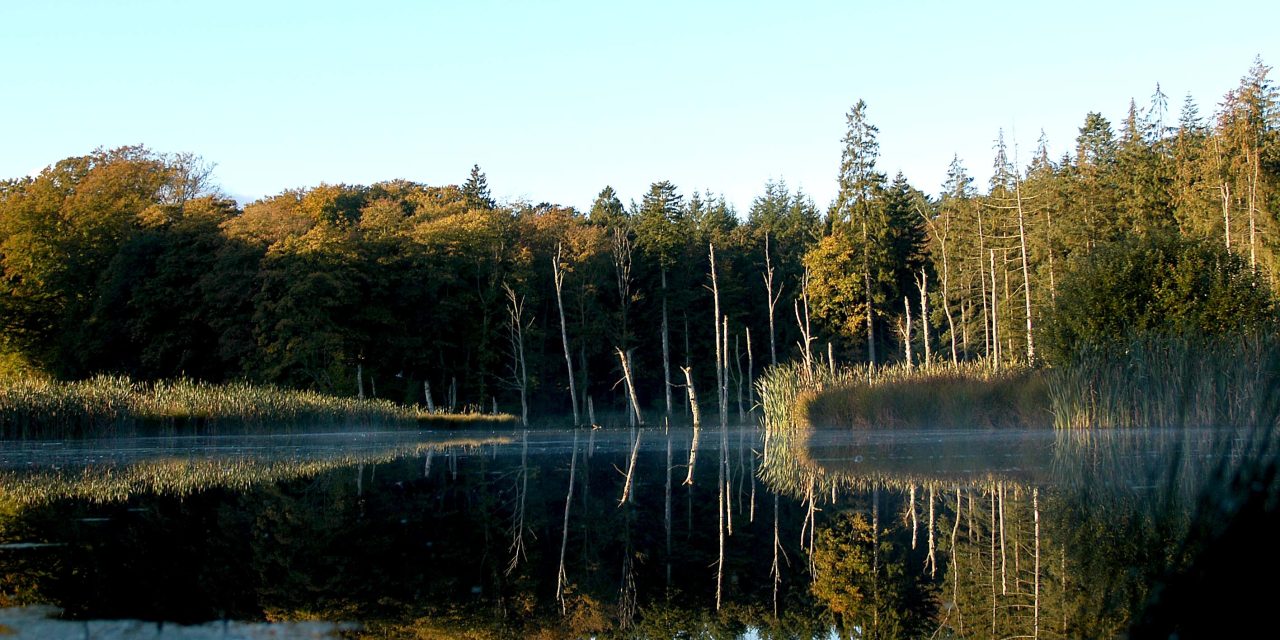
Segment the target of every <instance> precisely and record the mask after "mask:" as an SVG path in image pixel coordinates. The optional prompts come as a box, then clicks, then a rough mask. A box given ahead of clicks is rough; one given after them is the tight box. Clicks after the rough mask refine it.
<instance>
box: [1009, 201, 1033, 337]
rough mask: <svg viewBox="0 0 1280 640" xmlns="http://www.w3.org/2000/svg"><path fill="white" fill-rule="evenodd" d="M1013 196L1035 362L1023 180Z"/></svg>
mask: <svg viewBox="0 0 1280 640" xmlns="http://www.w3.org/2000/svg"><path fill="white" fill-rule="evenodd" d="M1013 194H1014V197H1015V198H1016V199H1017V205H1018V246H1019V249H1020V250H1021V252H1022V292H1023V296H1024V297H1025V298H1026V307H1027V308H1026V320H1027V362H1035V359H1036V344H1035V340H1034V339H1033V338H1032V336H1033V333H1032V330H1031V269H1030V267H1028V265H1027V233H1026V229H1025V224H1024V222H1023V211H1022V180H1021V179H1015V180H1014V183H1013Z"/></svg>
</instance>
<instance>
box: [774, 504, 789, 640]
mask: <svg viewBox="0 0 1280 640" xmlns="http://www.w3.org/2000/svg"><path fill="white" fill-rule="evenodd" d="M780 552H781V554H782V558H783V559H784V560H787V565H788V566H790V565H791V560H790V559H789V558H787V553H786V551H785V550H784V549H783V548H782V538H781V537H780V536H779V535H778V494H776V493H775V494H773V566H771V567H770V568H769V575H770V576H771V577H773V617H774V618H777V617H778V587H780V586H782V571H781V567H780V566H779V565H778V554H779V553H780Z"/></svg>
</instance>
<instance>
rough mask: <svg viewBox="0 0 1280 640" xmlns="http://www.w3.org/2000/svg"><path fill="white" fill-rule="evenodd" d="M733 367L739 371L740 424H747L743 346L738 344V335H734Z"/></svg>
mask: <svg viewBox="0 0 1280 640" xmlns="http://www.w3.org/2000/svg"><path fill="white" fill-rule="evenodd" d="M733 366H734V368H735V369H736V370H737V374H738V375H737V376H736V377H735V378H734V383H735V385H734V389H735V390H736V391H737V392H738V422H739V423H745V422H746V421H747V411H746V407H745V406H744V405H743V400H744V399H743V393H742V391H743V390H742V381H743V379H742V344H741V343H740V342H738V334H736V333H735V334H733Z"/></svg>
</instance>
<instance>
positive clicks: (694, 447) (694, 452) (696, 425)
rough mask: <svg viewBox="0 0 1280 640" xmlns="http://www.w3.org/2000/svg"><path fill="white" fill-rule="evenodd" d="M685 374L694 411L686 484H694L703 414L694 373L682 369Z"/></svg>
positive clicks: (686, 385) (690, 406)
mask: <svg viewBox="0 0 1280 640" xmlns="http://www.w3.org/2000/svg"><path fill="white" fill-rule="evenodd" d="M680 370H681V371H683V372H684V386H685V389H686V390H688V391H689V408H690V409H691V410H692V411H693V443H692V444H690V445H689V474H688V475H687V476H685V478H684V483H685V484H687V485H691V484H693V467H694V465H695V464H697V462H698V439H699V436H701V435H702V414H701V412H699V411H698V394H697V393H696V392H694V390H693V373H691V372H690V370H689V367H680Z"/></svg>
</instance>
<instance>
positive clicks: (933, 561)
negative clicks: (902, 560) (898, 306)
mask: <svg viewBox="0 0 1280 640" xmlns="http://www.w3.org/2000/svg"><path fill="white" fill-rule="evenodd" d="M926 362H927V360H926ZM934 523H935V521H934V512H933V485H929V556H928V560H927V561H926V562H925V564H927V565H928V566H929V577H930V578H932V577H934V576H936V575H937V574H938V556H937V555H936V554H935V553H934V551H935V547H934V543H933V529H934Z"/></svg>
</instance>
